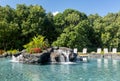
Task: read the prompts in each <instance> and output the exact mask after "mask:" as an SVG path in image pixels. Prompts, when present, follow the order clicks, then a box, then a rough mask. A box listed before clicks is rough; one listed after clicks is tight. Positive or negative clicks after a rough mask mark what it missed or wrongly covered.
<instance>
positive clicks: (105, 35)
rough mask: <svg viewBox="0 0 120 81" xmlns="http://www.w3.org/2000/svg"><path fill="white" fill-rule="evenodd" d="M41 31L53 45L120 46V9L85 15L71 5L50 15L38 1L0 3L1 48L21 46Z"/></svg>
mask: <svg viewBox="0 0 120 81" xmlns="http://www.w3.org/2000/svg"><path fill="white" fill-rule="evenodd" d="M36 35H42V36H44V37H45V39H47V40H48V42H49V43H50V45H53V46H67V47H70V48H76V47H77V48H78V49H79V51H81V50H82V48H84V47H86V48H88V49H90V50H94V49H96V48H98V47H101V48H104V47H107V48H109V49H111V48H113V47H116V48H119V47H120V12H118V13H108V14H107V15H106V16H104V17H101V16H99V15H98V14H91V15H89V16H87V15H86V14H85V13H82V12H80V11H77V10H74V9H66V10H65V11H64V12H63V13H58V14H57V15H55V16H53V14H52V13H46V12H45V10H44V8H43V7H42V6H39V5H34V6H33V5H30V6H26V5H25V4H18V5H17V7H16V8H15V9H13V8H11V7H10V6H8V5H7V6H5V7H2V6H0V49H1V50H10V49H19V50H22V49H23V45H25V44H27V43H29V42H30V41H31V40H32V39H33V38H34V36H36ZM119 49H120V48H119Z"/></svg>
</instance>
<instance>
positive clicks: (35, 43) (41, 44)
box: [23, 35, 49, 53]
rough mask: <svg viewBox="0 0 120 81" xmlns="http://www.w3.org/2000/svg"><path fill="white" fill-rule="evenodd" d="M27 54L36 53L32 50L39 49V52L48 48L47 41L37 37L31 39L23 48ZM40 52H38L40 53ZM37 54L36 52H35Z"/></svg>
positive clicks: (40, 36) (39, 36)
mask: <svg viewBox="0 0 120 81" xmlns="http://www.w3.org/2000/svg"><path fill="white" fill-rule="evenodd" d="M23 47H24V48H25V49H26V50H27V51H28V52H29V53H36V52H35V51H36V50H35V51H34V50H33V49H34V48H36V49H37V48H39V49H40V50H41V51H42V50H44V49H46V48H47V47H49V43H48V41H47V40H46V39H45V37H44V36H42V35H38V36H35V37H33V38H32V41H30V42H29V43H28V44H26V45H24V46H23ZM41 51H40V52H41ZM37 53H38V52H37Z"/></svg>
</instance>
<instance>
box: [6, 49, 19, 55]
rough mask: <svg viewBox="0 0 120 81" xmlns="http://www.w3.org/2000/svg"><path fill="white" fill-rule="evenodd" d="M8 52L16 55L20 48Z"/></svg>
mask: <svg viewBox="0 0 120 81" xmlns="http://www.w3.org/2000/svg"><path fill="white" fill-rule="evenodd" d="M7 53H8V54H12V55H14V54H17V53H19V50H16V49H13V50H8V51H7Z"/></svg>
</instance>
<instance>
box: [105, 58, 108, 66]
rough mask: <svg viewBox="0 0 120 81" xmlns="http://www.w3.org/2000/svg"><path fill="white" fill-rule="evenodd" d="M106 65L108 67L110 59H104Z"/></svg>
mask: <svg viewBox="0 0 120 81" xmlns="http://www.w3.org/2000/svg"><path fill="white" fill-rule="evenodd" d="M104 67H105V68H108V59H104Z"/></svg>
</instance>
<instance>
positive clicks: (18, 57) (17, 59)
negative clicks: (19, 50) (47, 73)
mask: <svg viewBox="0 0 120 81" xmlns="http://www.w3.org/2000/svg"><path fill="white" fill-rule="evenodd" d="M22 58H23V55H19V56H17V57H15V56H14V55H12V60H11V62H20V60H21V59H22Z"/></svg>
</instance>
